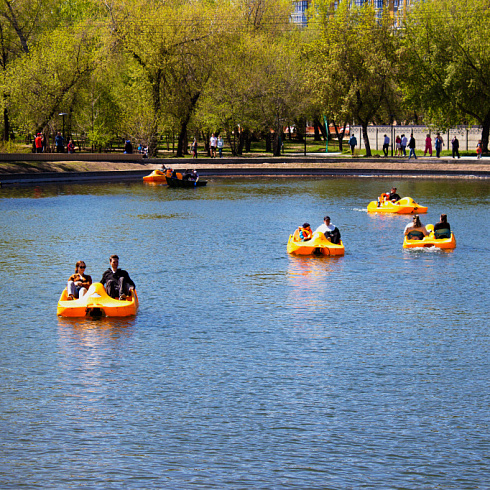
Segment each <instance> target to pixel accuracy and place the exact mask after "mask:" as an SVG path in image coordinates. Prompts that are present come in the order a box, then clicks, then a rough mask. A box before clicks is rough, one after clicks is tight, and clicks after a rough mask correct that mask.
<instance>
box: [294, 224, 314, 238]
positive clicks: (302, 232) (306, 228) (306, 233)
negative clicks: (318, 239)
mask: <svg viewBox="0 0 490 490" xmlns="http://www.w3.org/2000/svg"><path fill="white" fill-rule="evenodd" d="M298 232H299V233H298V236H299V238H300V240H302V241H303V242H306V241H307V240H310V239H311V237H312V236H313V230H312V229H311V226H310V223H303V226H298Z"/></svg>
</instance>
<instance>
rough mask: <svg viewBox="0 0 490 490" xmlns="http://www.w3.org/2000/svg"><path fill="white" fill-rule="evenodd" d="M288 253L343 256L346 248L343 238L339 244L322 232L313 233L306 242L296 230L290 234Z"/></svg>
mask: <svg viewBox="0 0 490 490" xmlns="http://www.w3.org/2000/svg"><path fill="white" fill-rule="evenodd" d="M288 253H290V254H293V255H325V256H329V255H337V256H342V255H344V253H345V248H344V244H343V243H342V240H340V243H338V244H337V243H332V242H331V241H330V240H327V239H326V238H325V235H324V234H323V233H320V232H316V233H313V236H312V237H311V239H310V240H307V241H305V242H304V241H302V240H301V239H300V238H299V232H298V230H296V231H295V232H294V234H293V235H289V240H288Z"/></svg>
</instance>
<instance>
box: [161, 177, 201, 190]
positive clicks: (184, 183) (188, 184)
mask: <svg viewBox="0 0 490 490" xmlns="http://www.w3.org/2000/svg"><path fill="white" fill-rule="evenodd" d="M166 179H167V184H168V186H169V187H185V188H194V187H204V186H205V185H206V184H207V183H208V181H207V180H190V179H177V178H175V177H167V178H166Z"/></svg>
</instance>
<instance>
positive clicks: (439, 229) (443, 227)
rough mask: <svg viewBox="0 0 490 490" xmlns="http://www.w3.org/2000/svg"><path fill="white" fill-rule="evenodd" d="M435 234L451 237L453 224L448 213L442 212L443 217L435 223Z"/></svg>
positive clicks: (439, 236)
mask: <svg viewBox="0 0 490 490" xmlns="http://www.w3.org/2000/svg"><path fill="white" fill-rule="evenodd" d="M434 235H435V237H436V238H451V225H450V224H449V223H448V222H447V215H446V214H441V219H440V220H439V222H438V223H436V224H435V225H434Z"/></svg>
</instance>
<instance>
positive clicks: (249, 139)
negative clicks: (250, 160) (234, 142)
mask: <svg viewBox="0 0 490 490" xmlns="http://www.w3.org/2000/svg"><path fill="white" fill-rule="evenodd" d="M251 150H252V135H251V134H250V131H249V130H248V129H247V130H246V131H245V151H246V152H247V153H250V152H251Z"/></svg>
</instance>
